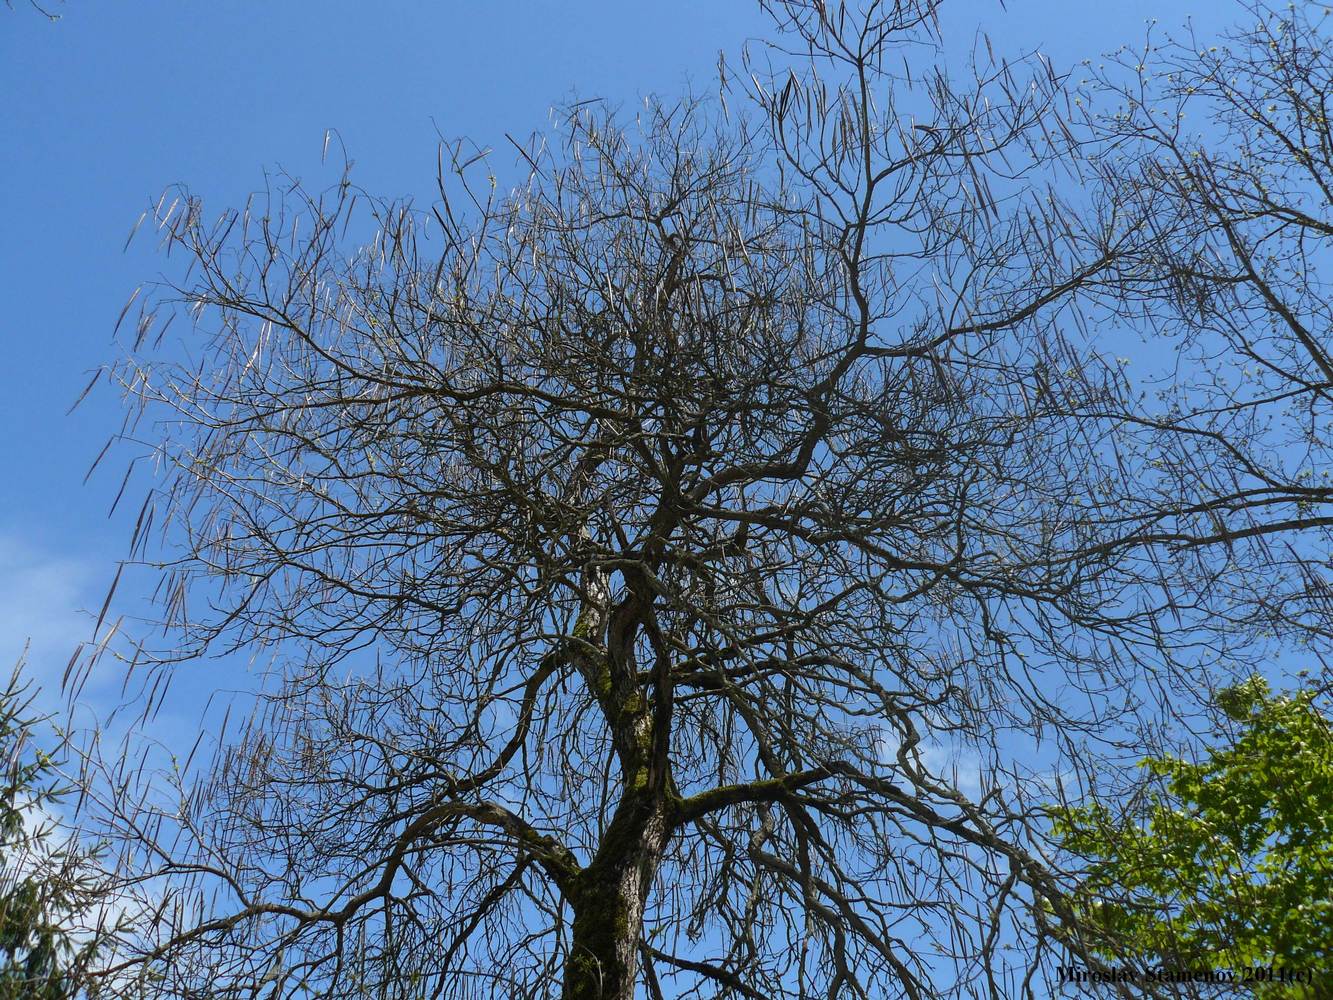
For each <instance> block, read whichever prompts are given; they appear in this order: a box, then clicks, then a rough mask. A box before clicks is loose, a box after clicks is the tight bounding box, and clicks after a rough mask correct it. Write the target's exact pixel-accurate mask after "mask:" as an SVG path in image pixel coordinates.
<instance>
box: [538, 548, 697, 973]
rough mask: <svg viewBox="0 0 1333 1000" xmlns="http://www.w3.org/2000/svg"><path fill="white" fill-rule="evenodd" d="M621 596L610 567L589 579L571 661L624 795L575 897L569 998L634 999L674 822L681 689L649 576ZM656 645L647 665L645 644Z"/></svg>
mask: <svg viewBox="0 0 1333 1000" xmlns="http://www.w3.org/2000/svg"><path fill="white" fill-rule="evenodd" d="M627 577H629V578H628V579H626V580H625V583H626V585H627V586H626V588H625V592H624V593H623V594H622V595H619V599H618V600H615V599H613V598H612V596H611V587H610V581H609V579H608V578H607V576H606V575H605V574H603V573H601V572H596V571H593V572H590V573H589V574H588V576H587V579H586V581H585V582H586V585H587V592H588V595H589V600H588V603H587V604H586V605H585V609H584V612H583V614H581V615H580V619H579V622H578V624H577V625H576V627H575V629H574V638H575V641H576V643H577V644H578V646H579V647H581V648H580V649H574V650H571V656H570V659H571V660H572V661H573V662H574V664H575V665H576V667H577V668H578V670H579V672H580V674H581V675H582V676H583V679H584V682H585V683H586V684H587V685H588V688H589V689H590V691H591V692H592V693H593V694H594V696H595V697H596V699H597V702H598V705H599V707H600V708H601V710H602V714H603V716H604V718H605V720H606V723H607V727H608V729H609V730H610V733H611V737H612V742H613V744H614V746H615V752H616V756H617V758H618V759H619V763H620V775H621V781H620V790H619V801H618V802H617V804H616V809H615V812H614V813H613V815H612V818H611V822H610V823H609V824H608V825H607V828H606V831H605V832H604V833H603V835H602V838H601V842H600V843H599V844H598V845H597V848H596V851H595V852H594V854H593V856H592V859H591V860H590V861H589V862H588V864H587V865H586V866H585V867H584V868H583V869H582V870H581V871H580V872H579V875H578V876H577V878H576V879H575V881H574V884H573V886H572V887H571V891H569V892H567V893H566V899H567V902H568V903H569V904H570V906H571V908H572V909H573V911H574V925H573V931H574V934H573V941H572V942H571V947H570V951H569V955H568V958H567V959H566V962H565V976H564V984H563V988H562V998H563V1000H632V998H633V997H634V986H635V982H636V980H637V978H638V972H639V948H640V942H641V940H642V934H643V913H644V908H645V906H646V905H647V898H648V893H649V891H650V890H651V888H652V883H653V879H654V878H655V877H656V875H657V869H658V866H659V865H660V863H661V860H662V853H663V851H664V850H665V848H666V843H667V840H668V838H669V837H670V834H671V827H672V822H673V812H672V809H673V803H674V802H675V801H676V800H675V798H674V796H673V794H672V789H673V784H672V781H671V777H670V757H669V754H668V746H669V741H668V734H669V733H670V731H671V713H672V695H671V683H670V672H669V658H668V655H667V652H666V650H665V649H664V648H663V646H662V644H661V640H660V634H659V633H658V631H657V623H656V621H655V619H654V617H653V602H652V598H651V596H650V595H649V594H647V593H645V590H644V588H643V586H642V581H641V580H637V579H634V574H627ZM640 637H646V638H647V639H648V640H649V643H650V645H651V646H652V647H653V648H654V649H655V652H656V663H655V665H654V669H653V670H652V671H651V672H641V671H640V670H639V668H638V664H637V662H636V657H635V647H636V642H637V640H638V639H639V638H640Z"/></svg>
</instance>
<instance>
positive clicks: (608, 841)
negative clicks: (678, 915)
mask: <svg viewBox="0 0 1333 1000" xmlns="http://www.w3.org/2000/svg"><path fill="white" fill-rule="evenodd" d="M653 798H654V796H651V795H646V794H635V793H631V794H629V795H627V796H626V797H625V799H624V800H622V802H621V805H620V809H619V810H618V811H617V813H616V817H615V819H614V820H613V821H612V823H611V826H610V828H609V829H608V830H607V832H606V837H605V838H604V839H603V841H602V847H601V849H600V850H599V851H598V852H597V857H596V858H595V859H594V860H593V862H592V863H591V864H590V865H588V867H587V868H585V869H584V871H583V874H582V875H581V876H580V878H579V882H578V888H577V895H576V898H575V903H574V938H573V944H572V946H571V948H570V953H569V959H568V961H567V962H566V963H565V981H564V991H563V993H562V994H561V995H562V997H563V998H564V1000H631V998H632V997H633V996H634V983H635V981H636V979H637V976H638V969H639V961H638V957H639V940H640V935H641V933H642V928H643V910H644V904H645V901H646V900H647V896H648V890H649V888H650V887H651V885H652V881H653V877H654V875H655V874H656V873H657V867H658V864H659V863H660V861H661V857H662V849H663V846H664V845H665V842H666V831H667V823H666V817H665V813H664V811H663V808H662V805H661V803H660V802H654V801H653Z"/></svg>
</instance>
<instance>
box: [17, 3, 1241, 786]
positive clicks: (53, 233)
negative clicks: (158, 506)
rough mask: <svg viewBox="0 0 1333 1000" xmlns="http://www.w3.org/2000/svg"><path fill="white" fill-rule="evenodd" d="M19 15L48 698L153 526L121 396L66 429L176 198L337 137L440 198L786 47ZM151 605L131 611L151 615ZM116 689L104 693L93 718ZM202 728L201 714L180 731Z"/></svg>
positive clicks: (22, 235)
mask: <svg viewBox="0 0 1333 1000" xmlns="http://www.w3.org/2000/svg"><path fill="white" fill-rule="evenodd" d="M14 4H15V6H14V9H13V10H6V9H5V8H4V7H3V6H0V338H3V343H4V345H5V348H6V350H5V355H4V356H5V360H6V362H7V363H6V364H4V365H3V366H0V427H4V428H5V429H6V430H7V433H6V434H4V436H3V437H2V438H0V442H2V443H0V449H3V456H2V460H3V468H4V470H5V473H6V474H5V475H4V476H3V478H2V479H0V669H4V668H5V667H7V666H8V664H9V663H11V662H12V661H13V659H14V658H15V657H16V656H17V655H18V653H19V651H20V650H21V649H22V647H23V645H24V643H25V642H27V641H28V640H31V643H32V655H31V668H32V670H31V672H32V675H33V676H34V677H35V678H36V679H38V680H39V681H41V682H43V683H45V684H47V685H48V687H50V686H54V685H57V684H58V683H59V678H60V674H61V672H62V671H63V669H64V666H65V663H66V661H67V659H68V658H69V654H70V652H71V651H72V650H73V649H74V647H75V646H76V645H77V643H78V642H79V641H81V640H84V639H86V638H88V634H89V633H90V631H91V626H92V619H93V617H95V616H96V612H97V610H98V608H99V606H100V604H101V600H102V596H103V594H104V592H105V589H106V586H107V585H108V583H109V582H110V580H111V578H112V576H113V575H114V573H115V567H116V562H117V560H118V559H119V558H121V557H122V556H123V555H124V552H125V546H126V543H127V541H128V537H129V532H130V527H131V524H132V519H133V515H134V513H135V511H136V510H137V506H138V504H137V502H130V503H127V504H125V505H124V507H123V508H122V509H121V510H120V511H119V512H118V513H117V515H116V516H114V517H112V518H108V517H107V516H106V514H107V509H108V506H109V505H110V501H111V498H112V497H113V496H114V494H115V492H116V490H117V488H118V487H119V484H120V477H121V473H122V472H123V470H124V467H125V462H126V461H127V460H128V458H129V457H130V455H131V454H132V452H131V451H128V450H125V449H122V450H120V451H118V452H113V453H112V456H111V458H110V459H109V460H108V462H107V463H106V464H105V465H104V466H103V467H102V468H101V469H100V470H99V471H98V472H97V473H96V474H95V475H94V476H93V477H92V478H91V479H90V480H89V482H88V483H87V484H86V485H84V483H83V479H84V475H85V472H86V471H87V469H88V466H89V464H90V463H91V462H92V460H93V459H94V458H95V457H96V456H97V454H98V452H99V451H100V450H101V448H102V446H103V444H104V443H105V442H106V440H107V438H108V437H109V436H110V435H111V434H113V433H114V432H115V431H116V429H117V428H118V427H119V426H120V422H121V419H122V413H123V411H122V409H121V406H120V403H119V400H118V398H117V397H116V396H115V394H114V393H113V392H111V391H109V390H106V389H105V387H102V388H99V389H98V390H96V391H94V393H93V394H92V395H91V396H90V397H89V398H88V399H87V400H86V401H85V403H84V404H83V405H82V406H81V407H80V408H79V409H78V410H76V411H75V412H74V413H73V414H72V415H69V416H66V410H67V409H68V408H69V406H70V404H71V403H72V402H73V400H74V399H75V397H76V396H77V395H78V394H79V391H80V390H81V389H82V388H83V386H84V384H85V383H86V382H87V381H88V378H89V376H90V373H91V371H92V370H93V369H95V368H96V367H97V366H99V365H100V364H103V363H105V362H108V361H111V360H113V359H114V358H115V351H116V348H115V345H114V343H113V341H112V328H113V326H114V325H115V322H116V318H117V315H118V314H119V313H120V310H121V307H122V306H123V305H124V303H125V301H126V299H127V298H128V297H129V295H130V294H131V292H132V291H133V290H134V289H135V287H136V286H137V285H139V284H140V283H142V282H143V281H145V280H152V279H153V278H154V277H156V276H157V275H159V274H160V273H161V272H163V270H164V268H170V267H171V266H172V264H173V262H171V261H164V260H163V259H162V258H161V257H160V256H159V255H158V254H157V253H156V252H155V249H154V241H153V240H152V239H151V238H145V234H142V233H141V234H140V236H139V238H137V239H136V240H134V241H133V242H132V243H131V244H130V245H129V247H128V249H124V250H123V249H122V247H123V246H124V245H125V241H126V237H127V236H128V234H129V232H130V231H131V229H132V227H133V226H134V223H135V221H136V220H137V219H138V218H139V216H140V213H141V212H143V211H144V209H145V208H148V207H149V206H150V205H151V204H152V203H153V202H155V201H156V199H157V197H158V195H159V194H160V193H161V192H162V190H163V189H164V188H166V187H167V186H168V185H171V184H175V183H178V182H180V183H185V184H187V185H188V186H189V187H190V188H191V190H192V191H193V192H195V193H196V194H199V195H201V196H203V198H204V199H205V203H206V204H211V205H212V206H213V207H214V209H215V210H220V209H221V208H223V207H224V206H229V205H236V204H239V203H240V202H242V201H243V200H244V199H245V197H246V195H247V194H248V193H249V192H251V191H253V190H255V189H257V188H259V187H260V186H262V182H263V173H264V170H265V169H269V170H277V169H285V170H286V171H288V172H290V173H292V174H294V175H297V176H302V175H305V174H318V175H319V176H321V177H324V176H327V171H326V170H321V168H320V158H321V151H322V147H323V140H324V136H325V132H326V130H328V129H336V130H337V131H338V133H339V135H340V137H341V139H342V142H343V144H344V145H345V147H346V148H347V150H348V154H349V156H350V157H351V159H353V160H354V161H355V164H356V168H355V178H356V180H357V182H358V183H359V184H360V185H362V186H364V187H366V188H368V189H370V190H372V191H376V192H378V193H381V194H384V195H411V194H418V195H421V196H422V197H423V198H426V199H428V198H429V194H430V192H431V190H432V188H433V177H434V169H435V163H436V160H435V149H436V141H437V133H442V134H443V135H445V136H446V137H454V136H464V135H465V136H470V137H471V138H473V139H474V140H475V141H476V142H478V143H479V144H480V145H483V146H484V145H494V146H497V147H500V146H502V145H503V143H504V135H505V133H506V132H509V133H512V134H513V135H515V136H517V137H522V136H525V135H527V134H528V133H530V132H531V131H533V130H535V129H540V128H542V127H543V126H544V125H545V124H546V123H547V111H548V109H549V107H550V106H551V105H552V103H554V102H558V101H561V100H563V99H566V98H569V97H574V96H577V97H580V98H586V97H602V98H607V99H609V100H611V101H612V102H614V103H622V104H631V103H633V102H634V101H635V99H636V97H637V96H639V95H642V94H645V93H648V92H659V93H674V92H679V91H680V90H682V89H683V88H685V87H686V86H688V85H691V84H692V85H693V86H694V87H695V89H697V90H699V91H705V92H706V91H708V90H709V89H710V88H711V86H712V82H713V74H714V71H715V66H716V63H717V58H718V52H719V50H720V49H723V50H726V51H727V52H728V54H729V55H731V56H734V55H735V54H736V53H737V50H738V49H739V46H740V44H741V43H742V42H743V41H744V40H745V39H746V38H747V37H753V36H756V35H759V34H762V33H764V32H765V31H767V30H768V21H767V19H766V18H765V16H764V15H763V14H762V13H761V11H760V10H759V7H758V3H757V2H755V0H711V2H710V0H671V2H669V3H664V2H660V0H659V2H651V3H650V2H647V0H619V2H611V0H581V2H570V0H565V2H562V3H556V2H553V0H509V2H503V0H501V2H496V3H490V4H480V3H470V4H463V3H457V2H454V3H441V2H436V3H427V2H424V0H410V2H409V0H391V2H379V3H375V2H367V0H359V2H358V0H277V2H272V0H270V2H268V3H261V2H259V0H216V2H211V3H203V2H195V3H190V4H187V3H184V2H181V0H174V2H167V0H135V2H133V3H128V4H126V3H122V4H112V3H101V4H97V3H93V2H90V0H68V2H66V3H62V4H58V5H55V6H52V9H53V10H57V11H59V12H60V13H61V15H62V16H61V19H60V20H59V21H57V22H50V21H48V20H47V19H46V18H44V17H42V16H41V15H40V14H38V13H36V12H35V11H33V10H32V9H31V8H29V7H28V6H26V0H14ZM1071 8H1072V9H1074V10H1076V11H1077V13H1076V15H1074V16H1071V14H1070V10H1071ZM1240 12H1241V8H1240V7H1239V5H1238V4H1232V3H1231V2H1230V0H1204V2H1188V3H1187V2H1171V0H1165V2H1164V0H1157V2H1155V3H1152V2H1146V0H1114V2H1110V3H1097V4H1093V3H1072V4H1071V3H1070V0H1062V2H1061V0H1007V9H1006V6H1005V5H1002V4H1001V3H1000V0H953V2H951V3H946V7H945V16H944V32H945V41H946V46H947V53H948V55H949V57H950V59H951V60H952V59H953V58H955V57H956V58H959V59H960V60H961V58H962V57H963V56H964V55H965V53H966V52H967V50H969V49H970V48H971V46H972V44H973V42H974V39H975V38H976V35H977V33H978V31H981V30H985V31H987V32H989V33H990V34H991V35H992V36H993V38H994V40H995V44H996V48H997V50H1003V51H1007V52H1022V51H1034V50H1040V51H1043V52H1045V53H1047V54H1048V55H1049V56H1050V57H1051V59H1052V62H1053V63H1054V65H1055V67H1056V68H1057V70H1058V69H1061V68H1064V67H1072V66H1074V65H1075V64H1077V63H1078V61H1079V60H1081V59H1083V58H1091V59H1094V60H1096V58H1097V56H1098V55H1099V54H1100V53H1101V52H1102V51H1103V50H1105V49H1109V48H1113V47H1115V46H1116V45H1118V44H1120V43H1122V42H1128V43H1134V42H1137V41H1140V40H1141V39H1142V37H1143V32H1144V29H1145V23H1146V21H1147V19H1148V18H1150V17H1153V16H1156V17H1157V18H1159V19H1160V20H1161V23H1162V26H1163V27H1169V28H1174V27H1176V26H1178V25H1180V24H1182V23H1183V22H1185V21H1186V19H1187V18H1189V17H1190V16H1191V15H1193V16H1195V17H1196V18H1198V19H1200V20H1201V21H1202V23H1201V24H1200V27H1201V29H1202V30H1203V31H1204V32H1209V31H1212V30H1215V29H1216V27H1217V26H1218V25H1219V24H1223V23H1226V22H1227V21H1229V20H1231V19H1233V18H1234V17H1236V16H1238V15H1239V13H1240ZM168 273H178V272H168ZM144 485H146V480H142V479H141V480H140V486H139V489H140V490H142V488H143V486H144ZM137 586H138V581H137V580H132V583H131V585H130V586H127V587H123V588H122V589H121V591H120V594H119V596H118V600H117V605H118V608H117V610H118V611H133V610H135V608H136V605H138V604H139V603H140V602H141V599H142V596H143V595H142V594H141V593H140V592H139V591H137V590H136V587H137ZM89 612H91V613H89ZM235 668H236V673H235V674H234V675H233V674H230V673H227V672H225V671H224V672H219V671H207V672H202V673H197V674H194V675H191V676H190V677H188V678H187V687H186V691H185V693H186V694H194V695H198V694H202V693H203V692H205V691H207V690H209V688H210V686H211V685H225V686H227V687H240V688H244V687H245V686H246V682H245V678H244V676H243V675H242V674H241V670H242V665H241V664H239V663H236V664H235ZM116 691H118V686H117V685H115V684H111V685H100V686H99V685H98V684H97V683H94V684H93V685H92V686H91V687H90V688H89V692H88V697H89V701H90V703H91V704H90V706H89V707H90V708H91V709H92V710H94V711H104V710H105V709H106V708H107V707H109V705H110V704H111V703H112V701H113V700H114V694H115V692H116ZM186 700H187V701H188V700H190V699H186ZM170 718H171V717H169V719H170ZM191 721H192V720H191V718H190V714H189V712H188V711H186V710H184V709H182V710H181V712H180V713H179V714H177V715H175V716H174V725H175V726H178V727H179V729H177V730H176V731H179V732H185V733H189V732H190V729H191V726H190V723H191ZM964 763H966V762H964Z"/></svg>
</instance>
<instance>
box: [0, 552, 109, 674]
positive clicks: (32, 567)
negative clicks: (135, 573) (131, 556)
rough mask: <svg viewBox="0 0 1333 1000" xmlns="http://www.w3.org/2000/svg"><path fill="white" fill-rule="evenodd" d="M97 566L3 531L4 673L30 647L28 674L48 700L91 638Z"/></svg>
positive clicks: (0, 666) (0, 665)
mask: <svg viewBox="0 0 1333 1000" xmlns="http://www.w3.org/2000/svg"><path fill="white" fill-rule="evenodd" d="M95 578H96V577H95V574H94V573H93V568H92V567H91V566H90V565H89V564H87V563H86V562H84V561H82V560H80V559H75V558H70V557H68V556H62V555H58V554H56V553H52V552H46V551H43V550H42V549H41V548H39V547H37V546H35V545H32V544H30V543H28V542H25V541H23V540H22V539H20V538H19V537H17V536H16V535H15V534H14V533H13V532H0V672H4V671H7V670H9V669H11V668H12V666H13V664H15V663H17V662H18V660H19V659H20V658H21V657H23V656H24V650H25V649H26V650H27V656H26V666H25V669H24V676H25V677H27V678H28V679H30V680H31V681H32V682H33V683H34V684H35V685H37V686H39V687H41V688H42V690H43V692H44V694H45V695H46V696H47V698H48V699H49V698H51V697H53V696H54V695H55V694H56V693H58V690H59V687H60V679H61V676H62V675H63V674H64V671H65V667H66V665H67V664H68V663H69V659H70V656H71V655H72V654H73V653H74V651H75V649H77V648H78V646H79V643H80V642H82V641H84V640H85V639H87V638H88V636H89V634H90V633H91V631H92V621H91V620H90V618H89V616H88V614H87V613H86V611H85V610H84V609H86V608H87V607H88V606H89V605H90V604H91V603H93V597H92V591H93V590H94V589H95V586H94V581H95Z"/></svg>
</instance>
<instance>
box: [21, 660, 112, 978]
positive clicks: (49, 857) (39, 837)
mask: <svg viewBox="0 0 1333 1000" xmlns="http://www.w3.org/2000/svg"><path fill="white" fill-rule="evenodd" d="M40 722H41V720H40V718H39V717H37V716H36V715H35V714H33V712H32V702H31V699H30V698H28V697H26V696H25V692H24V688H23V687H22V686H21V684H20V683H19V671H18V670H16V671H15V672H14V675H13V676H12V677H11V679H10V681H9V684H8V686H7V687H5V688H4V690H3V692H0V765H2V766H3V772H0V775H2V776H0V782H2V785H0V788H2V792H0V1000H64V998H67V997H75V996H80V995H82V994H81V993H80V982H81V978H82V973H83V970H85V969H86V968H88V966H89V963H90V962H91V961H92V960H93V959H94V957H95V956H96V955H97V954H98V951H99V948H100V945H101V943H102V941H103V940H104V938H105V934H106V933H107V932H108V931H109V930H110V928H109V927H107V926H106V922H105V919H104V917H105V914H106V910H105V907H104V905H103V904H104V903H105V901H106V896H105V893H104V892H103V890H102V888H101V884H100V883H99V881H98V879H97V877H96V875H95V872H94V869H93V867H92V866H91V864H90V862H91V860H92V859H93V855H92V854H91V853H90V852H88V851H87V850H85V849H84V848H82V847H81V846H80V845H79V844H78V842H77V840H75V839H74V838H72V837H71V836H70V835H69V833H68V831H65V830H63V829H61V827H60V826H59V825H58V824H57V823H56V821H54V820H53V819H51V815H52V812H51V810H52V809H53V807H55V806H57V805H58V803H59V802H60V800H61V799H62V798H63V797H64V795H65V794H66V792H67V791H68V790H69V789H68V787H67V786H66V784H65V783H64V782H63V781H62V780H61V778H60V776H59V774H58V772H57V762H56V760H55V759H54V758H53V757H51V756H50V755H49V754H48V753H47V752H46V751H44V750H43V749H41V748H40V746H39V744H38V739H37V737H36V730H37V727H38V726H39V725H40ZM99 925H100V926H99Z"/></svg>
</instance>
